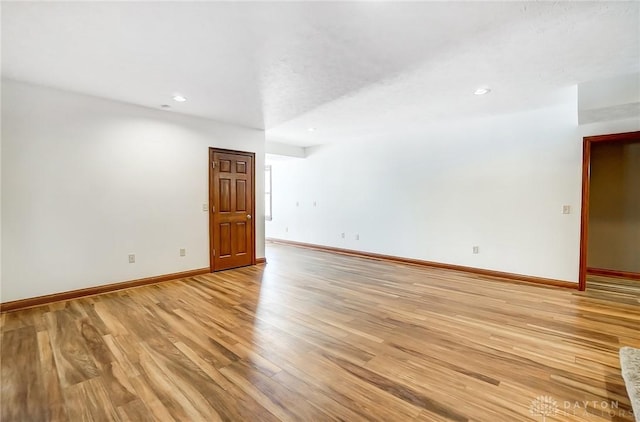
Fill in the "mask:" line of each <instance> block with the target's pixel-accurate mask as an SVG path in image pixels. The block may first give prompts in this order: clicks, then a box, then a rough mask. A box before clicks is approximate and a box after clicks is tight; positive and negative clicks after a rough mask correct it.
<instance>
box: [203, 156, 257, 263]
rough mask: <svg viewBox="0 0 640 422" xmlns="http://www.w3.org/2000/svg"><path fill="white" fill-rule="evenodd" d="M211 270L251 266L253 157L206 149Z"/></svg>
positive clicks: (252, 258)
mask: <svg viewBox="0 0 640 422" xmlns="http://www.w3.org/2000/svg"><path fill="white" fill-rule="evenodd" d="M209 165H210V167H209V169H210V182H209V190H210V192H209V202H210V209H211V216H210V236H211V267H212V270H213V271H219V270H225V269H228V268H235V267H242V266H245V265H251V264H254V263H255V262H254V260H255V256H254V255H255V236H254V223H253V221H254V220H253V213H254V186H255V180H254V154H252V153H242V152H235V151H225V150H216V149H210V152H209Z"/></svg>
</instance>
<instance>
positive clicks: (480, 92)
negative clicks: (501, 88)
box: [474, 87, 491, 95]
mask: <svg viewBox="0 0 640 422" xmlns="http://www.w3.org/2000/svg"><path fill="white" fill-rule="evenodd" d="M490 92H491V88H487V87H484V88H478V89H476V90H475V91H474V94H475V95H484V94H488V93H490Z"/></svg>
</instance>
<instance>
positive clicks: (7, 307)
mask: <svg viewBox="0 0 640 422" xmlns="http://www.w3.org/2000/svg"><path fill="white" fill-rule="evenodd" d="M203 274H209V268H198V269H196V270H189V271H182V272H179V273H171V274H163V275H157V276H153V277H146V278H139V279H136V280H129V281H122V282H119V283H111V284H102V285H100V286H93V287H87V288H84V289H77V290H69V291H66V292H60V293H52V294H48V295H43V296H36V297H30V298H26V299H18V300H12V301H10V302H2V303H0V312H9V311H17V310H19V309H26V308H33V307H34V306H41V305H47V304H49V303H53V302H60V301H63V300H70V299H78V298H81V297H87V296H95V295H100V294H104V293H109V292H115V291H118V290H125V289H131V288H134V287H141V286H147V285H149V284H157V283H162V282H165V281H172V280H180V279H184V278H189V277H195V276H198V275H203Z"/></svg>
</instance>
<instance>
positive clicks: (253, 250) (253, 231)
mask: <svg viewBox="0 0 640 422" xmlns="http://www.w3.org/2000/svg"><path fill="white" fill-rule="evenodd" d="M216 152H219V153H222V154H238V155H246V156H249V157H251V172H252V175H253V180H252V181H251V216H252V218H251V265H256V262H257V261H256V153H255V152H250V151H238V150H233V149H225V148H215V147H209V151H208V156H207V166H209V218H208V222H209V268H210V270H211V271H210V272H215V259H214V258H213V234H214V227H213V212H212V211H211V209H212V208H211V207H213V183H212V182H213V166H212V165H211V162H212V160H213V154H214V153H216ZM265 262H266V261H265Z"/></svg>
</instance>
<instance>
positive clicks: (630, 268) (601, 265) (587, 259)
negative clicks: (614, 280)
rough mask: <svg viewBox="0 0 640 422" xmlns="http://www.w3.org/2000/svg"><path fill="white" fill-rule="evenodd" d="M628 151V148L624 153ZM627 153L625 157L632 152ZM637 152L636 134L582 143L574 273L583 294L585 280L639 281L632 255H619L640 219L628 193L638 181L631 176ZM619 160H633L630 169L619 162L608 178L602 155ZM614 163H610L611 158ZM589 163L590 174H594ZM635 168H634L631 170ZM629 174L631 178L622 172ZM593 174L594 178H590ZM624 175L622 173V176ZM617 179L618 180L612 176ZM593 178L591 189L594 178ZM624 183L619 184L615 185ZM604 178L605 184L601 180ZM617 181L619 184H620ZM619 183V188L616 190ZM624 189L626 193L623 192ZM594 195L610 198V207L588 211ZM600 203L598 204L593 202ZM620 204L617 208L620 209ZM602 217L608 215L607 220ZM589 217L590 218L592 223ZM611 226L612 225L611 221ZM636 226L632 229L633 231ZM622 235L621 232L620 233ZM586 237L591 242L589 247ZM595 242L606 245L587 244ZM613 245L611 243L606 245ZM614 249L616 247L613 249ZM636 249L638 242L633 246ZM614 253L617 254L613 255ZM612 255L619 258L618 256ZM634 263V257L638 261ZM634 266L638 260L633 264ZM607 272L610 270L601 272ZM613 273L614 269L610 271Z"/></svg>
mask: <svg viewBox="0 0 640 422" xmlns="http://www.w3.org/2000/svg"><path fill="white" fill-rule="evenodd" d="M630 146H632V148H630ZM632 149H633V152H629V151H632ZM636 151H640V132H627V133H618V134H612V135H600V136H588V137H585V138H584V139H583V160H582V216H581V222H580V224H581V228H580V270H579V288H580V290H584V289H585V288H586V286H587V276H588V274H594V275H600V276H610V277H624V278H626V279H640V270H638V269H637V268H636V267H635V266H634V264H635V262H634V254H636V250H635V249H632V250H631V251H629V250H627V249H625V242H626V244H627V245H631V244H633V243H634V241H633V236H636V235H635V231H634V230H635V229H636V228H640V213H639V212H638V208H637V202H636V200H637V198H635V197H633V198H631V197H630V195H632V194H633V195H635V193H634V192H640V188H639V186H640V180H637V181H634V179H635V178H637V176H636V174H637V172H638V171H640V166H637V160H638V159H640V155H638V154H637V153H636ZM612 152H615V154H614V155H620V156H621V157H626V158H625V159H627V160H629V159H631V158H633V160H634V161H633V163H629V162H625V161H621V162H620V163H619V164H618V167H615V166H611V164H608V165H610V166H611V167H610V168H611V169H612V170H611V171H610V172H611V174H607V173H608V172H609V170H607V169H606V167H605V166H604V165H605V164H607V163H606V161H607V160H609V158H607V156H606V155H612V154H611V153H612ZM613 158H615V157H613ZM594 160H595V164H596V166H595V168H594ZM632 166H636V167H632ZM631 168H632V169H633V170H632V171H633V173H631V172H630V171H628V169H631ZM594 171H596V172H597V173H595V174H594V173H593V172H594ZM625 171H627V173H628V174H627V173H625ZM614 173H617V174H618V175H617V176H616V174H614ZM595 177H597V178H598V179H597V180H596V183H595V184H594V180H595V179H594V178H595ZM621 177H624V179H621ZM607 178H609V180H607ZM621 181H622V182H621ZM620 183H624V184H625V186H622V187H621V186H620ZM627 188H628V189H627ZM594 189H598V191H597V198H603V197H604V196H605V195H606V196H608V197H609V198H612V199H611V200H610V201H612V202H616V201H617V203H615V204H614V203H610V204H606V203H605V204H604V206H603V204H599V205H598V207H597V208H593V200H594V199H596V191H594ZM598 200H599V201H601V199H598ZM620 204H621V205H620ZM607 213H608V215H607ZM601 215H604V216H605V218H609V219H610V220H611V221H609V223H612V224H609V225H608V226H607V225H606V224H604V225H603V224H600V222H599V221H598V220H597V219H596V218H595V217H596V216H598V217H599V216H601ZM592 217H594V218H592ZM619 217H624V218H627V219H628V220H626V223H625V222H623V223H625V224H632V225H633V226H626V229H625V228H620V227H614V226H615V225H616V224H617V225H618V226H619V225H620V221H618V220H620V218H619ZM614 220H615V221H614ZM636 225H637V226H636ZM625 230H627V231H626V232H625ZM590 231H591V232H592V235H593V239H591V240H592V242H591V244H590ZM596 236H597V237H598V238H602V239H609V241H610V244H601V245H597V246H596V245H594V242H593V240H595V239H596ZM612 239H613V240H615V242H612V241H611V240H612ZM603 242H604V241H603ZM618 242H619V243H620V245H618V246H616V245H614V244H613V243H618ZM635 244H636V245H637V244H638V242H635ZM616 247H618V249H616ZM590 254H591V255H590ZM616 254H619V255H620V254H621V255H620V256H618V255H616ZM638 258H640V255H639V256H638ZM638 262H639V263H640V259H639V260H638ZM606 267H611V268H606ZM613 267H615V268H613Z"/></svg>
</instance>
